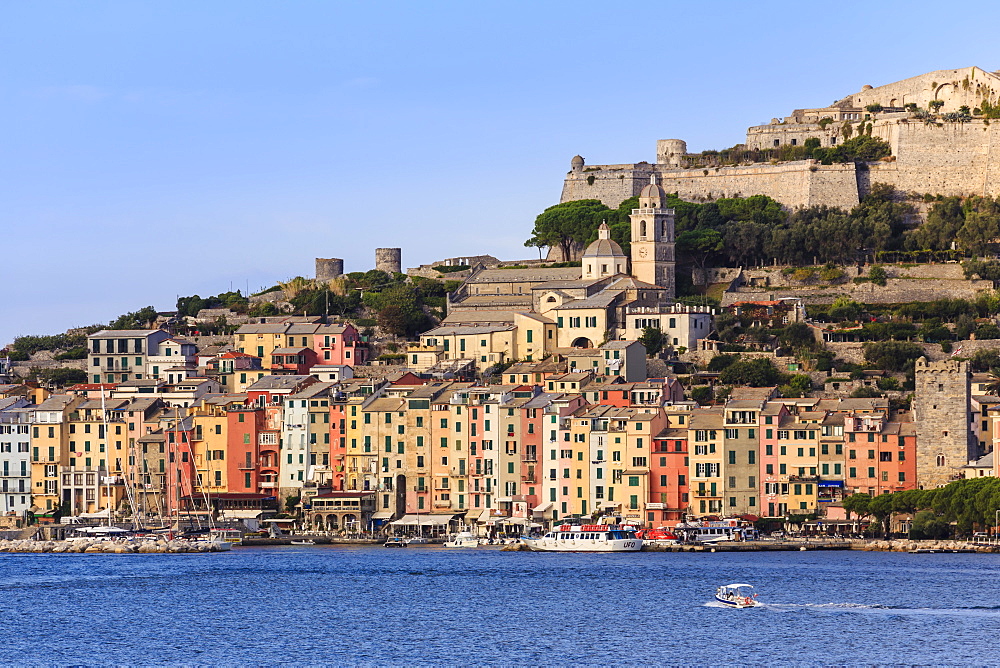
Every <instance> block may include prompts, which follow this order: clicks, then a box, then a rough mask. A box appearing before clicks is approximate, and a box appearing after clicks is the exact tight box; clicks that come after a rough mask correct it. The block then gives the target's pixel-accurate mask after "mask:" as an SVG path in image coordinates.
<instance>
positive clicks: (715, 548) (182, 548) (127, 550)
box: [0, 537, 1000, 554]
mask: <svg viewBox="0 0 1000 668" xmlns="http://www.w3.org/2000/svg"><path fill="white" fill-rule="evenodd" d="M294 540H295V539H294V538H292V537H284V538H247V539H244V540H243V541H242V542H241V543H238V544H235V545H233V547H241V546H243V547H273V548H280V547H283V546H290V545H293V541H294ZM312 542H313V543H314V545H310V547H322V548H338V547H378V546H381V545H383V541H382V540H378V539H364V538H351V539H335V538H319V539H316V540H314V541H312ZM442 546H443V543H441V542H438V543H430V544H429V545H428V547H442ZM479 547H480V548H483V549H489V548H494V549H499V550H502V551H507V552H520V551H528V547H527V546H526V545H525V544H524V543H523V542H517V543H512V544H506V545H500V544H497V545H481V546H479ZM817 550H822V551H829V550H860V551H865V552H910V553H913V554H935V553H963V554H998V553H1000V545H996V544H989V543H975V542H968V541H960V540H905V539H903V540H864V539H834V540H759V541H733V542H724V543H711V544H707V543H699V544H694V543H678V544H672V545H671V544H657V543H649V544H645V545H643V546H642V549H641V550H640V551H641V552H700V553H706V554H713V553H721V552H796V551H798V552H806V551H817ZM225 551H228V549H226V548H223V547H220V546H218V545H213V544H211V543H209V542H208V541H190V540H184V539H171V540H167V539H160V540H145V541H134V540H100V539H93V540H80V539H75V540H33V539H12V540H11V539H8V540H0V553H36V554H195V553H216V552H225Z"/></svg>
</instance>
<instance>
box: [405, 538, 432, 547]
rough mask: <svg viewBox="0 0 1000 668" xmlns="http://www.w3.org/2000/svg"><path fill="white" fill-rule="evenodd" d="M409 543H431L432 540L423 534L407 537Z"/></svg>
mask: <svg viewBox="0 0 1000 668" xmlns="http://www.w3.org/2000/svg"><path fill="white" fill-rule="evenodd" d="M406 544H407V545H430V544H431V541H430V540H428V539H427V538H424V537H423V536H414V537H413V538H407V539H406Z"/></svg>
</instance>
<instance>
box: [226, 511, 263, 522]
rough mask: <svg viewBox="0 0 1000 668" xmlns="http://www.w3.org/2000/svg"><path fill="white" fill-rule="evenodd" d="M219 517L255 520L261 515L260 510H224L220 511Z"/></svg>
mask: <svg viewBox="0 0 1000 668" xmlns="http://www.w3.org/2000/svg"><path fill="white" fill-rule="evenodd" d="M219 517H222V518H225V519H234V520H255V519H257V518H258V517H260V511H259V510H229V509H226V510H223V511H221V512H220V513H219Z"/></svg>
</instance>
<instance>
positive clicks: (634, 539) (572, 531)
mask: <svg viewBox="0 0 1000 668" xmlns="http://www.w3.org/2000/svg"><path fill="white" fill-rule="evenodd" d="M521 542H522V543H523V544H525V545H527V546H528V549H530V550H535V551H538V552H638V551H639V550H641V549H642V539H641V538H639V537H638V536H636V535H635V527H633V526H629V525H623V526H618V525H614V524H583V525H579V526H573V525H569V524H563V525H560V526H558V527H556V528H555V529H553V530H552V531H550V532H548V533H547V534H545V535H544V536H542V537H541V538H522V539H521Z"/></svg>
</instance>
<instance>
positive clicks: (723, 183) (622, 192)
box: [560, 160, 858, 208]
mask: <svg viewBox="0 0 1000 668" xmlns="http://www.w3.org/2000/svg"><path fill="white" fill-rule="evenodd" d="M588 170H589V171H588ZM654 173H655V174H657V182H658V183H659V184H660V185H661V186H663V189H664V190H666V191H667V192H676V193H677V194H678V196H679V197H680V198H681V199H685V200H692V201H709V200H715V199H719V198H721V197H749V196H750V195H767V196H768V197H771V198H773V199H775V200H777V201H779V202H781V203H782V204H784V205H785V206H787V207H791V208H795V207H800V206H812V205H814V204H827V205H830V206H840V207H844V208H851V207H853V206H854V205H855V204H857V203H858V182H857V174H856V170H855V167H854V165H853V164H849V165H820V164H817V163H815V162H814V161H812V160H798V161H795V162H787V163H782V164H775V165H772V164H763V163H761V164H754V165H740V166H733V167H712V168H706V169H669V168H667V167H666V166H664V165H649V164H645V163H640V164H638V165H603V166H600V167H589V168H586V169H584V170H574V171H571V172H570V173H569V174H567V176H566V181H565V183H564V185H563V192H562V198H561V200H560V201H562V202H571V201H573V200H579V199H599V200H601V202H603V203H604V204H605V205H606V206H609V207H612V208H614V207H617V206H618V205H619V204H621V203H622V202H623V201H624V200H626V199H628V198H629V197H633V196H635V195H638V194H639V191H640V190H642V187H643V186H645V185H646V184H648V183H649V179H650V175H651V174H654Z"/></svg>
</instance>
